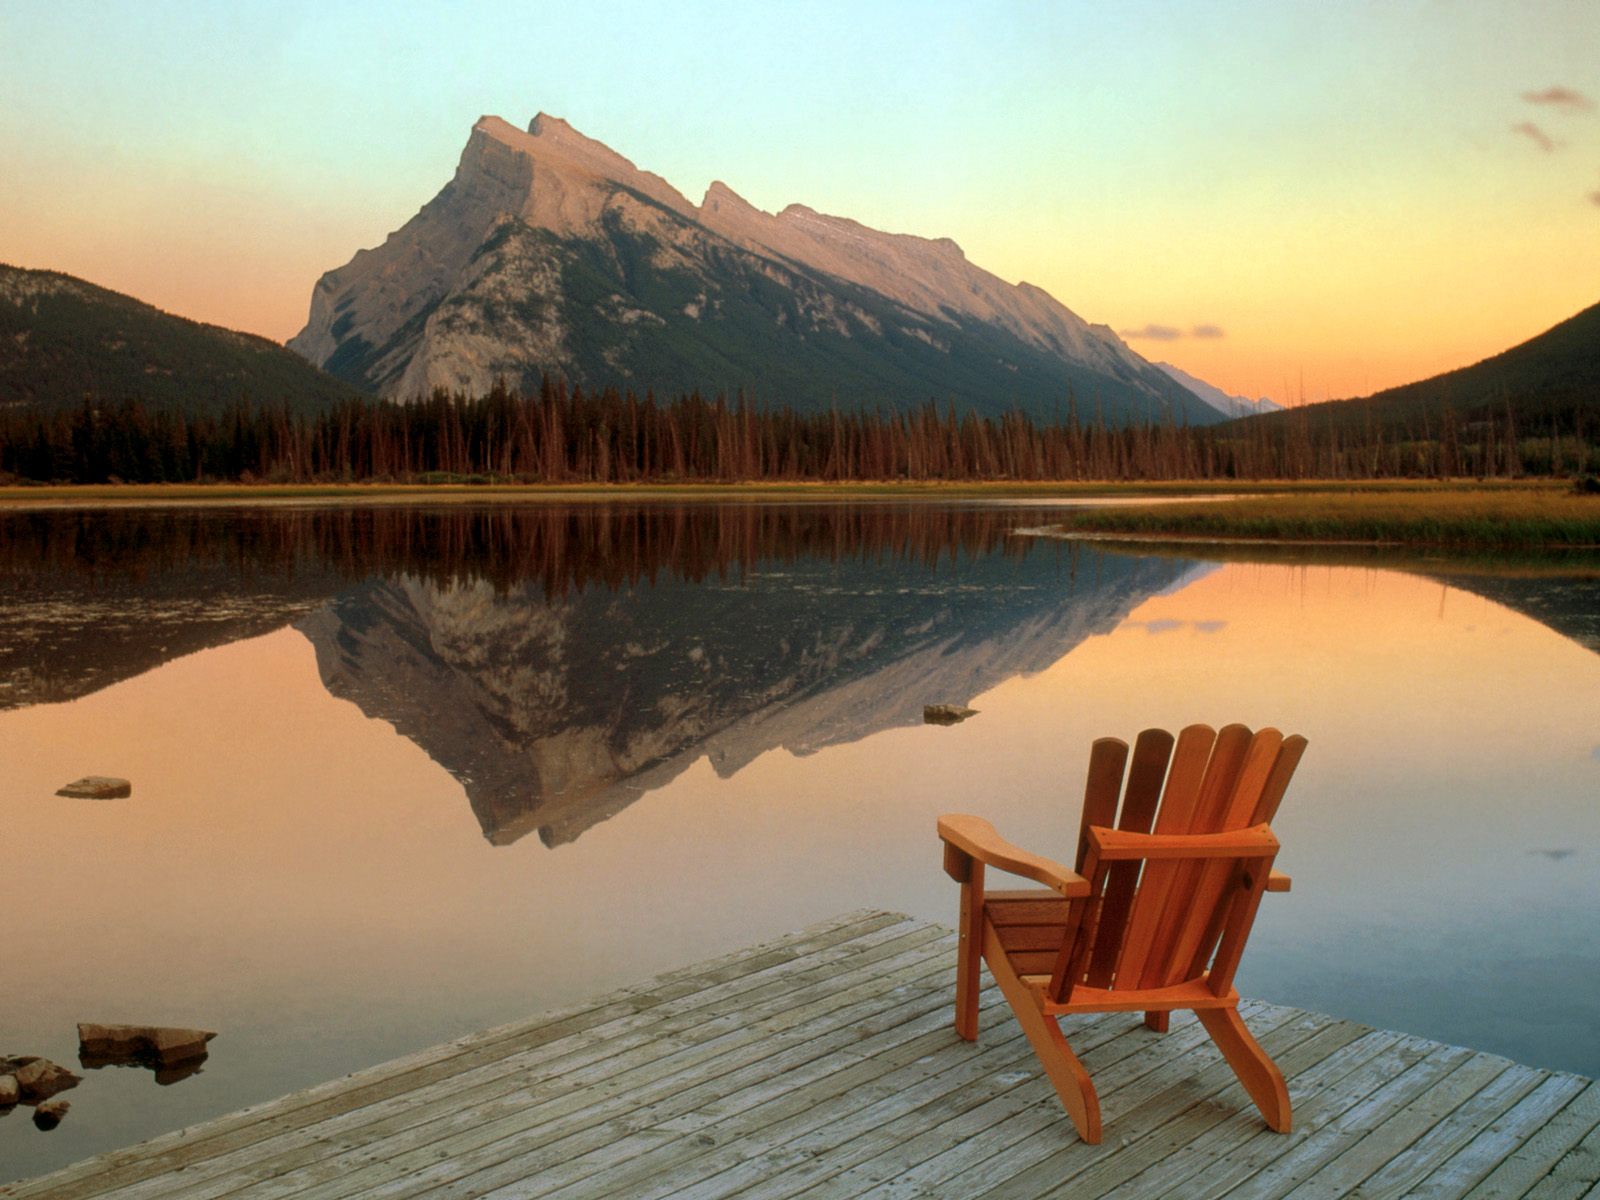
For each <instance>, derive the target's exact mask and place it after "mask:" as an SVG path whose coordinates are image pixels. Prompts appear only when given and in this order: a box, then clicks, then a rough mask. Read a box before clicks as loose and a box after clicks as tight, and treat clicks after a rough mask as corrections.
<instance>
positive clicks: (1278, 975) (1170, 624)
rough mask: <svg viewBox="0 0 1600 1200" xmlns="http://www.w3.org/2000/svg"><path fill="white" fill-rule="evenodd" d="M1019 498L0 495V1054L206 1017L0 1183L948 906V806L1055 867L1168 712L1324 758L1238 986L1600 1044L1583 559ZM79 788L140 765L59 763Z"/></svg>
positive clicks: (1597, 811)
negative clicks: (1150, 541) (454, 1041)
mask: <svg viewBox="0 0 1600 1200" xmlns="http://www.w3.org/2000/svg"><path fill="white" fill-rule="evenodd" d="M1049 519H1050V509H1049V508H1048V507H1045V506H1034V505H1030V504H981V503H975V502H974V503H932V502H928V503H920V502H919V503H904V502H878V503H855V504H835V503H822V502H818V503H760V504H746V503H741V504H721V503H693V504H667V503H662V504H638V503H628V504H621V503H593V504H544V505H527V506H500V507H493V508H490V507H477V506H445V507H438V508H409V507H343V508H316V507H285V508H248V509H229V508H213V509H182V508H170V509H163V508H149V509H136V510H109V511H87V510H86V511H69V510H58V511H30V512H11V513H5V514H0V762H3V764H4V775H3V777H0V822H3V826H0V828H3V829H4V831H5V839H4V845H5V847H6V851H7V853H6V870H5V873H4V877H5V881H6V887H5V896H6V903H5V904H4V906H3V908H0V947H3V958H0V966H3V969H0V1055H4V1054H12V1055H20V1054H34V1055H44V1056H47V1057H50V1058H52V1059H54V1060H56V1061H57V1062H60V1063H63V1064H67V1065H70V1066H73V1067H74V1069H79V1068H78V1066H77V1064H78V1055H77V1035H76V1028H75V1027H76V1023H77V1022H79V1021H88V1022H102V1023H113V1022H129V1023H151V1024H157V1025H177V1026H196V1027H201V1028H205V1029H209V1030H216V1031H218V1034H219V1036H218V1037H217V1038H216V1040H215V1041H214V1042H213V1043H212V1044H211V1053H210V1057H209V1059H208V1060H207V1061H206V1062H205V1064H204V1068H203V1069H202V1070H201V1071H200V1072H199V1073H198V1074H194V1075H191V1076H189V1077H187V1078H183V1079H181V1080H177V1081H173V1082H170V1083H168V1084H165V1085H163V1084H161V1083H158V1082H157V1080H156V1078H155V1077H154V1076H153V1075H152V1073H151V1072H150V1071H148V1070H145V1069H143V1068H139V1067H105V1068H101V1069H97V1070H82V1071H81V1073H82V1074H83V1075H84V1081H83V1083H82V1084H80V1085H79V1086H78V1087H77V1088H76V1089H74V1090H73V1091H70V1092H67V1093H65V1094H64V1098H65V1099H68V1100H70V1101H71V1102H72V1110H71V1112H70V1113H69V1114H68V1116H67V1118H66V1120H65V1122H64V1123H63V1124H62V1125H61V1126H60V1128H58V1129H56V1130H54V1131H51V1132H42V1131H39V1130H37V1129H35V1128H34V1127H33V1125H32V1124H30V1122H29V1120H28V1110H27V1109H17V1110H15V1111H14V1112H13V1113H12V1114H11V1115H10V1116H9V1118H7V1119H0V1179H13V1178H18V1177H23V1176H28V1175H32V1174H36V1173H38V1172H41V1171H45V1170H48V1169H51V1168H52V1167H55V1166H58V1165H61V1164H63V1163H66V1162H68V1161H72V1160H74V1159H77V1158H80V1157H83V1156H85V1155H88V1154H92V1153H97V1152H99V1151H101V1150H104V1149H109V1148H112V1147H116V1146H121V1145H126V1144H129V1143H131V1142H134V1141H136V1140H139V1139H142V1138H145V1137H148V1136H152V1135H154V1134H156V1133H159V1132H162V1131H165V1130H168V1129H173V1128H177V1127H179V1126H181V1125H184V1124H188V1123H191V1122H193V1121H196V1120H201V1119H204V1118H206V1117H210V1116H213V1115H217V1114H219V1113H222V1112H225V1111H229V1110H232V1109H234V1108H238V1107H241V1106H243V1105H245V1104H250V1103H254V1102H257V1101H261V1100H265V1099H269V1098H271V1097H274V1096H277V1095H280V1094H282V1093H284V1092H287V1091H291V1090H294V1089H298V1088H302V1087H306V1086H309V1085H311V1084H314V1083H318V1082H321V1081H323V1080H326V1079H331V1078H333V1077H335V1076H337V1075H341V1074H343V1073H346V1072H348V1071H352V1070H355V1069H358V1068H361V1067H364V1066H368V1065H371V1064H373V1063H377V1062H380V1061H384V1060H387V1059H390V1058H393V1057H396V1056H398V1055H400V1054H403V1053H406V1052H407V1051H410V1050H414V1049H418V1048H421V1047H424V1046H429V1045H433V1044H435V1043H438V1042H442V1041H445V1040H448V1039H450V1038H453V1037H456V1036H458V1035H461V1034H465V1033H468V1032H471V1031H474V1030H477V1029H480V1028H484V1027H488V1026H491V1025H495V1024H499V1023H503V1022H507V1021H511V1020H514V1019H517V1018H520V1017H523V1016H526V1015H529V1014H531V1013H533V1012H535V1011H537V1010H540V1009H543V1008H548V1007H552V1006H556V1005H561V1004H564V1003H568V1002H572V1001H575V1000H578V999H581V998H583V997H586V996H589V995H592V994H595V993H599V992H604V991H606V990H609V989H612V988H614V987H616V986H618V985H620V984H623V983H627V982H630V981H635V980H639V979H642V978H644V977H646V976H649V975H651V974H654V973H656V972H659V971H662V970H665V969H668V968H672V967H676V966H680V965H684V964H687V963H690V962H693V961H696V960H699V959H703V958H707V957H710V956H712V955H715V954H719V953H722V952H725V951H728V950H732V949H735V948H737V947H740V946H744V945H747V944H749V943H752V942H755V941H758V940H761V939H764V938H768V937H772V936H775V935H778V934H781V933H784V932H787V931H790V930H793V929H797V928H799V927H801V926H804V925H806V924H808V923H811V922H814V921H817V920H820V919H822V918H825V917H829V916H832V915H834V914H837V913H840V912H843V911H845V910H848V909H854V908H879V909H890V910H895V911H901V912H906V913H910V914H912V915H915V916H918V917H923V918H930V919H934V920H939V921H942V922H945V923H953V921H954V919H955V909H956V887H955V885H954V884H952V883H950V881H949V880H948V879H947V878H946V877H945V876H944V874H943V873H942V871H941V870H940V861H941V858H940V852H939V845H938V842H937V840H936V838H935V835H934V819H935V817H936V816H937V815H938V814H939V813H942V812H951V811H968V812H977V813H980V814H982V815H984V816H987V817H989V818H990V819H991V820H993V821H994V823H995V824H996V825H997V826H998V827H999V829H1000V830H1001V831H1002V833H1004V834H1005V835H1006V836H1008V837H1010V838H1011V839H1012V840H1014V841H1017V842H1020V843H1022V844H1024V845H1026V846H1029V847H1030V848H1034V849H1037V850H1039V851H1041V852H1043V853H1047V854H1050V855H1052V856H1054V857H1057V858H1066V859H1068V860H1069V861H1070V858H1071V855H1072V851H1073V846H1074V840H1075V837H1076V828H1077V820H1078V808H1079V804H1080V800H1081V795H1082V787H1083V775H1084V770H1085V766H1086V763H1087V759H1088V751H1089V745H1090V742H1091V741H1092V740H1093V739H1094V738H1096V737H1099V736H1104V735H1113V736H1118V737H1122V738H1124V739H1126V740H1129V741H1131V740H1132V739H1133V737H1134V736H1135V735H1136V734H1137V733H1138V731H1139V730H1140V729H1143V728H1145V727H1148V726H1152V725H1159V726H1163V727H1166V728H1170V729H1177V728H1178V727H1180V726H1182V725H1185V724H1188V723H1191V722H1196V721H1204V722H1207V723H1210V724H1213V725H1218V726H1220V725H1222V724H1225V723H1229V722H1234V721H1239V722H1244V723H1245V724H1248V725H1251V726H1261V725H1274V726H1276V727H1278V728H1280V729H1282V730H1283V731H1285V732H1286V733H1301V734H1304V735H1305V736H1306V737H1307V738H1309V740H1310V748H1309V750H1308V751H1307V753H1306V757H1305V760H1304V762H1303V763H1302V765H1301V767H1300V770H1299V773H1298V775H1297V777H1296V779H1295V781H1294V783H1293V784H1292V785H1291V787H1290V789H1289V793H1288V797H1287V799H1286V800H1285V802H1284V805H1283V808H1282V811H1281V812H1280V814H1279V816H1278V818H1277V820H1276V821H1275V823H1274V827H1275V829H1276V831H1277V833H1278V835H1279V837H1280V839H1281V840H1282V842H1283V850H1282V852H1281V854H1280V855H1279V859H1278V866H1279V868H1280V869H1282V870H1284V871H1286V872H1287V873H1289V874H1290V875H1292V876H1293V878H1294V889H1293V891H1292V892H1291V893H1290V894H1288V895H1272V896H1268V897H1267V898H1266V902H1265V904H1264V905H1263V908H1262V912H1261V916H1260V918H1259V920H1258V922H1257V926H1256V930H1255V933H1254V935H1253V937H1252V941H1251V947H1250V949H1249V950H1248V951H1247V953H1246V955H1245V958H1244V962H1243V966H1242V969H1241V971H1240V975H1239V978H1238V986H1239V989H1240V991H1241V993H1243V994H1245V995H1247V996H1251V997H1255V998H1260V999H1264V1000H1269V1001H1274V1002H1278V1003H1284V1004H1294V1005H1301V1006H1304V1007H1308V1008H1311V1009H1315V1010H1317V1011H1321V1012H1327V1013H1332V1014H1336V1015H1338V1016H1341V1017H1347V1018H1352V1019H1354V1020H1358V1021H1362V1022H1366V1023H1369V1024H1374V1025H1378V1026H1381V1027H1385V1028H1392V1029H1401V1030H1405V1031H1408V1032H1411V1033H1417V1034H1422V1035H1425V1036H1428V1037H1432V1038H1437V1039H1440V1040H1443V1041H1447V1042H1455V1043H1460V1044H1464V1045H1468V1046H1472V1047H1475V1048H1478V1049H1483V1050H1490V1051H1494V1052H1497V1053H1501V1054H1505V1055H1508V1056H1510V1057H1512V1058H1514V1059H1517V1060H1519V1061H1522V1062H1526V1063H1530V1064H1534V1065H1538V1066H1543V1067H1552V1068H1561V1069H1566V1070H1571V1071H1577V1072H1580V1073H1583V1074H1587V1075H1596V1074H1600V1038H1597V1036H1596V1034H1595V1030H1596V1029H1600V986H1597V984H1600V936H1597V934H1600V917H1597V915H1596V914H1597V912H1600V869H1597V867H1600V859H1597V855H1600V722H1597V720H1596V717H1597V715H1600V583H1597V581H1596V580H1595V578H1593V577H1592V575H1585V574H1583V573H1581V572H1580V571H1579V570H1578V569H1577V568H1576V567H1574V568H1572V569H1571V570H1570V571H1567V572H1566V573H1563V571H1562V570H1561V569H1559V568H1558V569H1554V570H1551V569H1543V570H1535V569H1531V568H1529V567H1528V566H1527V565H1526V564H1523V565H1521V566H1520V567H1519V568H1518V569H1517V570H1515V571H1499V572H1497V571H1494V570H1491V569H1487V568H1485V567H1484V565H1483V564H1481V563H1479V564H1472V565H1470V566H1466V565H1461V564H1452V563H1450V562H1448V561H1442V560H1441V561H1433V562H1422V563H1419V562H1414V561H1410V560H1400V559H1394V558H1392V557H1384V556H1377V555H1368V554H1362V553H1360V552H1357V551H1353V550H1347V551H1344V552H1342V555H1343V557H1342V560H1341V561H1337V562H1336V561H1330V560H1327V559H1324V560H1322V561H1317V559H1316V557H1315V556H1308V555H1304V554H1300V555H1299V556H1298V557H1296V558H1283V557H1280V558H1278V559H1276V560H1274V561H1266V562H1260V561H1258V562H1244V561H1230V562H1222V561H1208V560H1207V559H1206V557H1205V554H1206V553H1207V552H1206V551H1203V550H1196V551H1195V552H1194V557H1188V558H1184V557H1172V556H1169V555H1165V554H1156V553H1148V554H1128V553H1118V552H1113V551H1112V550H1110V549H1105V548H1099V547H1096V546H1095V545H1092V544H1085V543H1079V542H1065V541H1060V540H1054V539H1049V538H1043V537H1038V536H1031V535H1028V534H1025V533H1018V532H1017V531H1018V530H1029V529H1036V528H1038V527H1039V526H1041V525H1044V524H1047V523H1048V521H1049ZM1235 549H1236V548H1235ZM1296 553H1298V552H1296ZM935 703H953V704H962V705H970V706H971V707H973V708H975V709H977V710H978V714H977V715H976V716H974V717H972V718H971V719H969V720H967V721H965V722H964V723H961V724H958V725H953V726H935V725H928V724H924V723H923V720H922V710H923V706H924V705H926V704H935ZM90 774H103V775H114V776H121V777H125V778H127V779H130V780H131V781H132V783H133V793H132V796H131V797H129V798H127V799H122V800H106V801H95V800H80V799H66V798H61V797H57V796H56V795H55V794H54V793H55V791H56V789H57V788H59V787H61V786H62V785H63V784H65V783H67V782H69V781H71V780H74V779H76V778H78V777H80V776H83V775H90Z"/></svg>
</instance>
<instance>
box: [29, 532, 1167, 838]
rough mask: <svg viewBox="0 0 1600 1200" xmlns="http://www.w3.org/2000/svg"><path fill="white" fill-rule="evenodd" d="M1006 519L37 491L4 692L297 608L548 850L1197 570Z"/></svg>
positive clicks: (888, 719) (242, 628) (359, 681)
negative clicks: (228, 507)
mask: <svg viewBox="0 0 1600 1200" xmlns="http://www.w3.org/2000/svg"><path fill="white" fill-rule="evenodd" d="M1021 515H1022V514H1019V513H1017V512H1016V511H1010V510H1003V509H992V508H990V509H970V508H969V509H962V508H942V507H933V506H926V505H924V506H901V505H889V504H867V505H857V506H832V505H830V506H818V505H796V504H787V505H740V506H727V505H679V506H659V507H651V506H642V507H641V506H625V507H624V506H611V505H589V506H581V507H567V506H548V507H535V508H498V509H493V510H486V509H476V508H466V509H459V508H458V509H443V510H416V509H393V508H366V509H350V508H343V509H334V510H327V509H311V510H291V511H287V512H270V511H269V512H264V511H262V510H259V509H254V510H237V511H232V512H223V513H216V512H206V511H201V512H196V511H192V510H191V511H183V512H166V511H162V512H156V513H138V514H129V513H123V512H117V513H106V514H96V516H95V517H93V518H89V517H85V516H81V515H78V514H28V515H27V517H26V519H24V520H23V521H21V522H20V525H21V528H19V529H16V530H14V531H13V536H11V537H9V538H8V539H7V541H6V553H5V559H4V561H3V563H0V567H3V568H4V570H5V573H6V577H7V578H8V579H10V580H12V581H13V582H14V583H15V585H16V587H17V588H18V589H19V590H20V591H21V593H22V594H21V595H20V596H14V599H20V600H21V601H22V602H21V603H13V604H12V605H10V606H9V607H8V610H7V616H6V618H5V623H6V625H7V626H9V629H8V632H9V633H10V634H11V636H10V637H8V638H7V644H6V649H5V651H4V652H3V653H4V658H3V659H0V664H3V666H4V668H5V671H4V679H5V680H6V682H5V684H3V685H0V697H3V700H0V703H3V704H4V705H5V706H17V705H20V704H26V703H30V702H33V703H36V702H41V701H58V700H63V699H70V698H72V697H74V696H77V695H82V694H86V693H88V692H90V691H94V690H97V689H98V688H100V687H104V686H106V685H107V684H108V683H111V682H115V681H116V680H119V679H123V678H128V677H130V676H132V675H137V674H139V673H141V672H143V671H145V670H149V669H150V668H151V667H153V666H155V665H158V664H159V662H161V661H165V660H166V659H168V658H173V657H177V656H179V655H181V654H185V653H190V652H193V651H194V650H198V649H203V648H205V647H206V646H209V645H220V644H223V643H226V642H230V641H234V640H237V639H239V638H242V637H253V636H258V635H260V634H262V633H265V632H268V631H269V630H270V629H272V628H276V627H279V626H281V625H283V624H285V623H288V622H290V621H293V622H295V623H296V627H297V628H298V629H300V630H301V631H302V632H303V633H304V634H305V635H306V636H307V637H308V638H309V639H310V640H311V642H312V643H313V645H314V646H315V647H316V652H317V662H318V666H319V668H320V670H321V673H322V678H323V681H324V683H325V684H326V685H327V687H328V689H329V691H330V692H332V693H333V694H334V695H336V696H339V697H341V698H343V699H348V700H351V701H353V702H354V703H356V704H357V705H358V706H359V707H360V708H361V710H362V711H363V712H364V713H366V714H367V715H368V716H371V717H375V718H380V719H382V720H384V721H387V722H389V723H391V724H392V725H394V727H395V728H396V729H397V730H399V731H400V732H401V733H403V734H404V735H405V736H407V737H409V738H410V739H411V740H412V741H414V742H415V743H416V744H417V745H418V746H420V747H421V748H422V749H423V750H424V751H425V752H427V754H428V755H429V756H430V757H431V758H433V759H434V761H436V762H438V763H439V764H440V765H442V766H443V767H445V768H446V769H447V770H448V771H450V772H451V774H453V775H454V776H456V778H457V779H459V780H460V781H461V783H462V785H463V786H464V788H465V790H466V793H467V796H468V798H469V800H470V802H471V804H472V808H473V811H474V813H475V814H476V816H477V818H478V821H479V823H480V824H481V826H482V828H483V831H484V835H485V836H486V837H487V838H488V839H489V840H490V841H491V842H493V843H495V844H497V845H503V844H507V843H510V842H514V841H516V840H517V839H518V838H521V837H523V836H525V835H526V834H527V833H529V832H530V831H532V830H535V829H537V830H538V832H539V835H540V838H541V840H543V841H544V842H545V844H547V845H558V844H561V843H564V842H569V841H571V840H572V839H573V838H576V837H577V836H579V835H580V834H581V833H582V832H583V831H584V830H586V829H588V828H590V827H592V826H593V825H595V824H596V823H597V822H600V821H603V820H605V819H606V818H607V817H610V816H612V815H614V814H615V813H617V812H619V811H620V810H621V809H622V808H624V807H626V806H627V805H628V804H629V803H631V802H632V801H633V800H634V799H636V798H637V797H638V796H640V795H641V794H643V793H644V792H646V791H649V790H651V789H653V788H656V787H659V786H661V785H662V784H664V783H666V782H667V781H669V780H671V779H672V778H674V777H675V776H677V775H678V774H679V773H681V772H682V771H683V770H684V769H686V768H687V767H688V766H689V765H690V764H691V763H693V762H694V761H696V760H697V759H698V758H700V757H701V756H702V755H707V756H709V758H710V761H711V763H712V765H713V766H714V767H715V768H716V770H717V772H718V773H719V774H721V775H723V776H727V775H730V774H732V773H733V772H734V771H737V770H738V769H739V768H740V767H742V766H743V765H745V764H746V763H748V762H750V761H751V760H753V759H754V758H755V757H757V756H758V755H760V754H761V753H763V752H765V751H767V750H770V749H773V748H775V747H779V746H782V747H784V748H786V749H788V750H790V751H791V752H793V753H797V754H804V753H807V752H810V751H814V750H816V749H818V748H820V747H823V746H827V745H831V744H836V743H839V742H844V741H853V740H855V739H858V738H861V737H865V736H867V735H868V734H871V733H874V732H877V731H879V730H883V729H887V728H892V727H894V726H900V725H911V724H916V723H918V722H919V721H920V720H921V712H922V708H923V706H924V705H925V704H929V703H947V702H954V703H965V702H966V701H967V700H969V699H970V698H971V697H972V696H974V695H976V694H978V693H979V692H982V691H984V690H986V689H987V688H989V687H992V686H994V685H995V684H996V683H999V682H1001V681H1002V680H1004V679H1006V678H1009V677H1011V676H1013V675H1018V674H1026V673H1030V672H1033V671H1038V670H1042V669H1043V668H1045V667H1047V666H1049V665H1050V664H1051V663H1053V662H1055V661H1056V660H1057V659H1059V658H1061V657H1062V655H1064V654H1066V653H1067V652H1068V651H1069V650H1071V649H1072V647H1073V646H1075V645H1077V644H1078V643H1079V642H1081V641H1082V640H1083V639H1084V638H1085V637H1087V636H1088V635H1090V634H1092V633H1097V632H1098V633H1103V632H1107V631H1109V630H1110V629H1111V628H1112V627H1113V626H1114V625H1115V624H1116V622H1117V621H1118V620H1120V619H1121V618H1122V617H1123V616H1125V615H1126V614H1127V613H1128V611H1129V610H1130V609H1132V608H1133V607H1134V606H1135V605H1136V604H1138V603H1139V602H1140V601H1142V600H1143V599H1145V598H1146V597H1148V596H1150V595H1151V594H1153V593H1155V592H1157V591H1160V590H1163V589H1165V588H1168V587H1170V586H1172V585H1173V584H1174V582H1175V581H1177V580H1178V579H1180V578H1182V577H1183V576H1184V575H1185V574H1186V573H1188V572H1189V571H1191V570H1193V565H1192V564H1189V563H1185V562H1182V561H1161V560H1154V559H1140V558H1129V557H1120V556H1116V555H1108V554H1104V553H1101V552H1099V551H1095V550H1092V549H1086V548H1083V547H1080V546H1077V545H1063V544H1060V543H1048V542H1046V543H1041V542H1037V541H1033V540H1030V539H1023V538H1015V537H1012V536H1011V535H1010V531H1011V530H1012V529H1013V528H1014V527H1015V526H1016V525H1017V524H1018V521H1019V516H1021ZM186 587H187V588H188V589H189V591H188V592H187V593H186V594H184V595H183V599H182V600H180V598H179V596H178V595H175V594H174V593H183V592H184V589H185V588H186ZM30 593H31V597H32V599H33V601H34V602H33V604H32V606H31V607H30V605H29V604H28V603H27V600H28V599H29V598H30ZM41 593H42V595H41ZM30 612H31V613H32V614H33V617H34V621H33V623H32V624H31V625H30V624H29V621H28V614H29V613H30ZM74 612H75V613H77V614H79V615H80V617H81V618H82V619H80V620H78V621H76V622H74V621H73V620H71V619H70V616H69V614H72V613H74Z"/></svg>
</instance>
